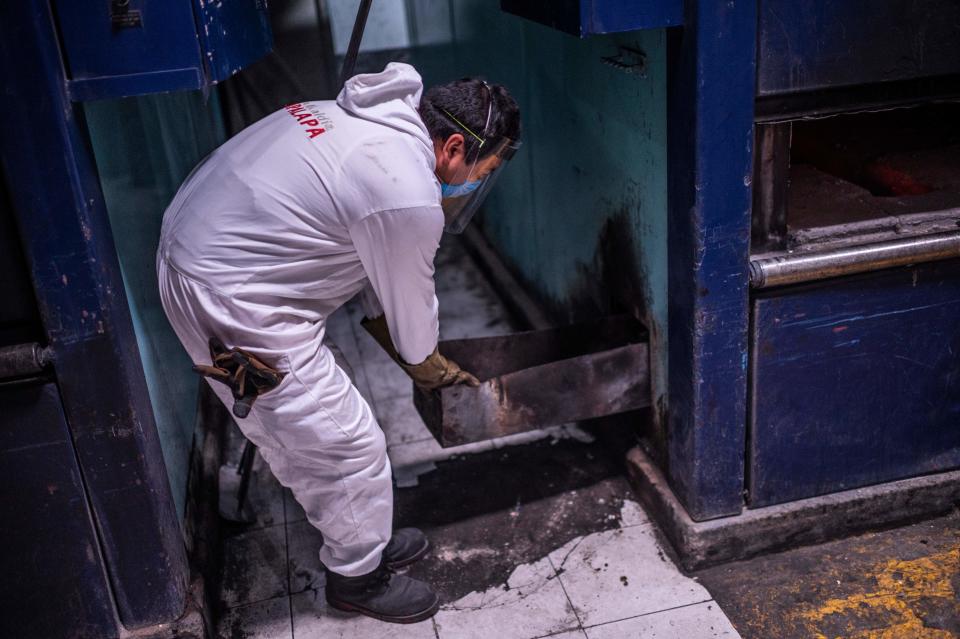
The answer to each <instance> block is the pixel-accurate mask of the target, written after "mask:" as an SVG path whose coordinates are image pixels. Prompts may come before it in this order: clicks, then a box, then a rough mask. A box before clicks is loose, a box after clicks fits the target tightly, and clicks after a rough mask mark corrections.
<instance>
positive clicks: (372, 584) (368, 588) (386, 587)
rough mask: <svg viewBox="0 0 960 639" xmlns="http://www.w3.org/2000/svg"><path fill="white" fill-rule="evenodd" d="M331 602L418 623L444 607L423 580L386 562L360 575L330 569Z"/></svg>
mask: <svg viewBox="0 0 960 639" xmlns="http://www.w3.org/2000/svg"><path fill="white" fill-rule="evenodd" d="M326 596H327V603H328V604H330V606H332V607H333V608H336V609H337V610H344V611H347V612H359V613H360V614H362V615H367V616H368V617H373V618H374V619H379V620H381V621H389V622H391V623H416V622H418V621H423V620H424V619H429V618H430V617H432V616H433V615H435V614H437V610H439V609H440V598H439V597H437V594H436V593H435V592H433V589H432V588H431V587H430V586H429V585H427V584H426V583H424V582H422V581H418V580H416V579H411V578H410V577H407V576H406V575H398V574H396V573H394V572H393V571H392V570H390V569H389V568H387V566H386V565H385V564H383V563H381V564H380V567H379V568H377V569H376V570H374V571H373V572H371V573H367V574H366V575H360V576H359V577H344V576H343V575H338V574H337V573H335V572H330V571H329V570H328V571H327V587H326Z"/></svg>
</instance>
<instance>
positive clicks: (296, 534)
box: [219, 243, 739, 639]
mask: <svg viewBox="0 0 960 639" xmlns="http://www.w3.org/2000/svg"><path fill="white" fill-rule="evenodd" d="M437 289H438V296H439V297H440V304H441V306H440V308H441V336H442V337H443V338H445V339H449V338H456V337H466V336H471V337H475V336H480V335H491V334H497V333H501V332H508V331H510V330H512V328H513V327H512V326H511V324H510V322H509V319H508V318H507V317H506V314H505V312H504V310H503V308H502V307H501V306H500V304H499V303H498V301H497V299H496V296H495V295H494V293H493V292H492V290H491V289H490V288H489V286H488V284H487V283H486V282H485V281H484V280H483V278H482V277H481V276H480V274H479V272H478V271H477V270H476V268H475V267H474V266H473V264H472V263H471V262H470V261H469V259H467V258H466V257H465V255H464V254H463V252H462V250H461V249H460V247H459V246H458V245H457V244H456V243H451V244H447V245H445V246H444V247H443V248H442V250H441V253H440V255H439V257H438V275H437ZM359 319H360V318H359V310H358V309H357V308H355V307H354V306H351V305H348V307H346V308H345V309H344V310H343V311H341V312H338V313H337V315H336V316H335V317H334V318H332V321H331V323H330V336H331V338H332V339H333V340H334V341H335V342H336V343H337V344H338V346H339V347H340V348H341V350H342V351H343V354H344V355H345V357H346V358H347V360H348V361H349V362H350V364H351V366H352V367H353V369H354V375H355V378H356V383H357V386H358V388H359V389H360V391H361V393H362V394H363V395H364V397H366V398H367V401H368V402H370V404H371V406H373V408H374V411H375V412H376V414H377V416H378V418H379V421H380V424H381V426H382V428H383V429H384V431H385V433H386V435H387V442H388V453H389V455H390V458H391V461H392V463H393V467H394V474H395V477H396V479H397V483H398V486H408V487H411V488H408V490H413V491H417V490H422V489H421V488H413V486H416V485H417V482H418V478H419V477H421V476H423V475H424V474H425V473H429V472H430V471H431V470H433V469H434V468H435V464H436V463H438V462H441V461H442V460H447V459H450V458H452V457H454V456H461V455H470V454H478V455H481V456H482V455H483V454H487V455H489V454H495V455H500V452H499V451H498V452H496V453H491V450H494V449H496V448H500V447H506V446H511V445H518V444H523V443H529V442H532V441H535V440H538V439H543V438H546V437H552V438H555V439H557V438H565V437H575V438H578V439H579V438H585V437H586V434H585V433H583V432H582V431H580V430H579V429H577V428H576V427H573V426H566V427H558V428H554V429H549V430H547V431H538V432H536V433H531V434H524V435H520V436H513V437H506V438H502V439H500V440H494V441H493V442H487V443H483V444H475V445H469V446H463V447H458V448H452V449H442V448H440V447H439V446H438V445H437V444H436V442H435V441H434V440H433V438H432V437H431V436H430V434H429V432H428V431H427V430H426V427H425V426H424V425H423V423H422V422H421V421H420V419H419V417H418V416H417V414H416V412H415V410H414V408H413V406H412V401H411V393H412V389H411V384H410V382H409V380H408V379H407V378H406V376H405V375H404V374H403V373H402V372H401V371H400V369H399V368H398V367H396V366H395V365H393V363H392V362H390V360H389V359H387V358H386V356H385V355H383V354H382V352H381V351H380V350H379V348H378V347H377V346H376V344H375V343H374V342H373V340H372V339H370V338H369V337H368V336H367V335H366V334H365V333H364V332H363V330H362V329H361V328H360V326H359ZM505 450H506V449H505ZM549 450H550V451H552V450H553V449H552V448H551V449H549ZM477 459H479V457H478V458H477ZM449 463H457V462H449ZM449 463H448V464H449ZM255 470H256V474H255V476H254V480H253V484H252V486H251V493H250V503H251V506H252V507H253V509H254V510H255V511H256V513H257V516H258V520H257V523H256V524H253V525H251V526H248V527H246V528H236V529H233V530H232V532H233V534H232V535H230V536H228V538H227V539H226V540H225V542H224V553H225V557H224V569H223V592H222V594H221V600H222V602H221V605H222V608H223V610H224V612H223V614H222V616H221V622H220V627H219V633H220V636H221V637H224V638H230V639H242V638H248V639H293V638H294V637H296V639H302V638H304V637H307V638H318V639H319V638H321V637H322V638H324V639H325V638H327V637H363V638H366V637H371V638H373V637H377V638H380V637H384V638H387V637H389V638H398V639H399V638H407V637H409V638H423V639H430V638H433V639H460V638H470V637H478V638H479V637H483V638H490V637H496V639H533V638H536V637H546V636H551V637H557V638H560V639H566V638H575V637H579V638H583V637H588V638H589V639H601V638H603V639H610V638H620V637H652V638H659V639H668V638H672V639H700V638H707V637H728V638H735V637H738V636H739V635H738V634H737V632H736V631H735V630H734V628H733V627H732V626H731V625H730V622H729V621H728V620H727V618H726V616H725V615H724V614H723V613H722V612H721V611H720V609H719V608H718V607H717V605H716V604H715V603H714V602H713V601H712V600H711V597H710V594H709V593H708V592H707V591H706V590H705V589H704V588H703V587H702V586H701V585H700V584H699V583H698V582H697V581H696V580H694V579H689V578H687V577H685V576H684V575H682V574H681V573H680V572H679V571H678V569H677V568H676V567H675V565H674V564H673V563H672V561H671V560H670V559H669V557H668V555H667V553H665V552H664V550H663V549H662V547H661V545H660V541H659V540H658V538H657V533H656V530H655V529H654V527H653V525H652V524H651V523H650V522H649V521H648V519H647V517H646V515H645V513H644V512H643V511H642V509H641V508H640V507H639V506H638V505H637V504H636V503H635V502H632V501H629V500H623V499H622V497H621V498H620V501H618V502H617V503H618V504H622V506H621V507H620V510H619V514H617V511H616V510H614V511H613V512H612V513H611V514H610V515H608V516H609V517H610V518H612V520H611V522H609V524H604V526H605V527H606V529H599V532H589V533H588V534H583V535H581V536H579V537H576V538H573V539H571V540H570V541H569V542H567V543H565V544H557V545H558V546H559V547H557V548H552V547H550V548H552V552H550V551H549V548H548V551H547V552H544V554H543V556H540V557H538V558H535V559H533V560H532V561H528V562H527V563H520V564H519V565H516V566H515V567H512V564H510V565H509V566H511V567H512V573H510V574H509V576H508V577H507V578H506V579H505V581H504V582H503V583H497V584H495V585H493V586H490V587H487V588H484V589H482V590H478V591H474V592H469V593H467V594H465V595H462V596H460V595H459V594H458V595H457V598H456V599H454V600H452V601H445V602H444V604H443V606H442V608H441V611H440V612H439V613H438V614H437V615H436V617H435V618H434V619H432V620H429V621H425V622H422V623H419V624H414V625H410V626H398V625H391V624H385V623H381V622H378V621H375V620H372V619H369V618H365V617H359V616H352V615H346V614H342V613H339V612H337V611H335V610H331V609H329V608H328V607H327V606H326V604H325V602H324V597H323V587H324V577H323V573H322V570H321V566H320V564H319V560H318V558H317V550H318V549H319V547H320V544H321V543H322V540H321V537H320V535H319V533H318V532H317V531H316V530H315V529H314V528H313V527H312V526H311V525H310V524H309V523H308V522H307V521H306V520H305V519H304V516H303V511H302V510H301V509H300V507H299V506H298V505H297V504H296V502H295V500H294V499H292V497H291V495H290V494H289V492H288V491H286V490H285V489H283V488H282V487H281V486H280V485H279V484H278V483H277V482H276V480H275V479H274V478H273V477H272V476H271V475H270V473H269V469H268V468H266V466H265V465H264V464H263V463H262V461H261V460H260V459H259V458H258V460H257V463H256V464H255ZM448 470H449V469H448ZM221 476H222V477H223V478H224V479H225V480H226V481H225V486H227V487H229V482H230V481H231V473H230V471H229V470H227V471H225V472H224V473H221ZM621 481H622V480H621ZM617 485H619V484H617ZM587 490H589V489H587V488H584V489H582V490H581V489H574V490H572V491H569V492H568V493H565V494H564V495H565V496H564V497H554V498H553V502H550V503H554V504H558V503H559V500H560V499H565V500H567V502H568V503H569V504H571V507H573V508H576V507H577V497H578V495H585V494H586V492H587ZM621 490H622V489H621ZM590 494H591V495H595V494H598V493H596V491H594V492H592V493H590ZM603 494H606V493H603ZM593 498H594V497H591V499H593ZM596 501H599V502H604V501H605V499H604V498H599V499H597V500H596ZM519 508H520V506H519V502H518V505H517V507H516V510H519ZM525 508H526V509H527V510H536V503H532V504H529V505H526V506H525ZM553 508H555V509H556V514H557V516H561V515H562V517H564V518H566V517H567V513H565V512H561V511H562V508H559V506H553ZM525 512H526V511H525ZM516 516H517V513H515V512H513V510H511V509H506V510H505V511H504V512H502V513H500V514H499V515H498V514H497V513H487V514H484V517H485V518H486V520H489V519H490V518H491V517H493V518H496V517H502V518H503V520H504V521H506V522H509V521H510V520H511V519H512V518H515V517H516ZM574 519H575V517H574ZM471 521H472V520H471ZM476 521H477V522H479V521H480V518H478V519H477V520H476ZM461 525H466V526H470V525H471V523H470V521H468V522H466V523H465V524H461ZM476 525H480V524H479V523H477V524H476ZM577 530H583V529H577ZM591 530H598V528H597V527H594V528H592V529H591ZM518 534H519V533H518ZM527 534H529V533H527ZM534 534H535V533H534ZM502 552H503V551H502V550H500V549H498V548H493V547H491V546H485V545H483V544H482V543H479V542H476V543H474V545H473V546H469V545H459V544H457V545H455V546H454V545H449V547H448V545H444V546H443V547H440V546H437V547H435V548H434V556H433V557H432V558H431V561H433V562H435V563H443V564H447V566H448V567H451V566H452V569H453V570H454V571H456V570H458V569H460V570H466V566H467V565H468V563H469V562H470V561H477V560H478V559H479V560H480V561H482V557H483V556H485V555H484V553H490V554H496V553H502ZM447 572H448V573H449V570H448V571H447ZM454 574H456V573H455V572H454ZM504 574H506V571H505V572H504ZM460 592H461V593H462V592H464V591H463V590H462V591H460ZM451 599H453V598H451Z"/></svg>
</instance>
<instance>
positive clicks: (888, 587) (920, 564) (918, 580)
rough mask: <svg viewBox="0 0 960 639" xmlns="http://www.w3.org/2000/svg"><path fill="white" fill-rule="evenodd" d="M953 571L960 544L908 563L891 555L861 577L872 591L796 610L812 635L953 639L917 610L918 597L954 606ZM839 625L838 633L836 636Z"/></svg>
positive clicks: (822, 638) (958, 566) (959, 561)
mask: <svg viewBox="0 0 960 639" xmlns="http://www.w3.org/2000/svg"><path fill="white" fill-rule="evenodd" d="M958 571H960V547H958V548H955V549H953V550H950V551H947V552H943V553H938V554H934V555H929V556H927V557H920V558H918V559H912V560H909V561H901V560H898V559H892V560H890V561H887V562H884V563H882V564H879V565H877V566H876V567H875V570H874V571H873V574H872V575H866V576H867V577H868V580H867V581H868V582H870V581H871V580H870V579H869V578H870V577H873V579H875V580H876V584H877V588H876V590H874V591H873V592H866V593H857V594H853V595H850V596H848V597H846V598H843V599H829V600H827V601H826V602H824V603H823V604H822V605H820V606H819V607H817V608H813V609H808V610H803V611H800V612H799V613H798V614H799V617H800V620H802V623H804V624H805V625H806V626H807V627H808V628H809V629H810V632H811V635H812V636H814V637H816V638H817V639H841V638H842V639H954V637H955V636H956V635H954V634H953V633H952V632H948V631H945V630H938V629H935V628H928V627H926V626H924V624H923V620H922V619H921V617H920V616H919V615H918V614H917V612H916V609H917V606H918V604H919V603H920V600H921V599H924V600H929V599H931V598H943V599H946V600H947V601H946V602H945V603H946V604H947V605H952V606H956V605H957V594H958V593H956V592H955V591H954V589H953V586H952V585H951V583H950V580H951V578H952V577H953V576H954V575H955V574H957V572H958ZM841 628H842V629H843V630H842V632H843V634H839V635H838V634H836V631H837V630H838V629H841ZM827 632H830V634H826V633H827Z"/></svg>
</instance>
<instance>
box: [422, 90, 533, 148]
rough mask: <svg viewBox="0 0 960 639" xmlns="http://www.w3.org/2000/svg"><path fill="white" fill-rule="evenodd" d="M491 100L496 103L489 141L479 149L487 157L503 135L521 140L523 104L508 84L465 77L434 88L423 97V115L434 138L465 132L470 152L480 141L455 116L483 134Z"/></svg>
mask: <svg viewBox="0 0 960 639" xmlns="http://www.w3.org/2000/svg"><path fill="white" fill-rule="evenodd" d="M488 87H489V88H488ZM491 99H492V100H493V106H492V110H491V111H490V126H489V127H487V136H486V139H487V141H488V143H487V144H484V145H483V148H481V150H480V157H485V156H487V155H489V154H490V153H491V152H492V151H493V150H494V149H495V148H497V145H496V144H492V143H495V142H497V141H499V140H500V139H502V138H510V139H511V140H519V139H520V107H518V106H517V102H516V101H515V100H514V99H513V96H511V95H510V92H509V91H507V89H506V87H504V86H502V85H499V84H485V83H484V82H483V80H480V79H478V78H463V79H461V80H455V81H454V82H449V83H447V84H441V85H438V86H435V87H431V88H430V89H429V90H427V92H426V93H425V94H424V95H423V97H422V98H421V100H420V117H421V119H423V123H424V124H425V125H426V127H427V131H429V133H430V137H431V138H432V139H434V140H446V139H447V138H448V137H450V136H451V135H453V134H454V133H460V134H462V135H463V137H464V140H466V143H467V144H466V148H467V152H468V153H469V152H472V151H473V149H474V148H475V146H476V145H478V144H479V142H478V141H477V139H476V138H474V137H473V136H472V135H470V134H468V133H467V132H466V131H464V130H463V129H462V128H460V126H459V125H458V124H457V122H456V121H455V120H454V118H456V120H460V122H462V123H463V124H465V125H466V126H467V127H468V128H469V129H470V130H471V131H473V132H474V133H476V134H477V135H478V136H480V137H483V127H484V125H485V124H486V123H487V111H488V109H489V108H490V104H491V103H490V100H491ZM444 111H447V112H448V113H444ZM450 116H453V117H450Z"/></svg>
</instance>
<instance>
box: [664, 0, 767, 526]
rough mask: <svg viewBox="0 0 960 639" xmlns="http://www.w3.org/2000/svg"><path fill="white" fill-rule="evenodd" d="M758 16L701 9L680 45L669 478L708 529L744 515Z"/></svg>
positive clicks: (672, 126)
mask: <svg viewBox="0 0 960 639" xmlns="http://www.w3.org/2000/svg"><path fill="white" fill-rule="evenodd" d="M756 11H757V7H756V3H755V2H714V1H712V0H690V1H689V2H687V3H686V7H685V16H684V26H683V28H682V29H677V30H675V31H674V32H672V33H671V34H670V42H669V51H668V56H669V57H668V60H669V63H670V64H669V66H670V75H669V78H668V94H667V95H668V113H669V114H670V115H669V117H668V118H667V121H668V167H669V177H668V189H669V190H668V218H669V221H668V239H669V256H668V265H669V303H668V317H669V331H670V335H669V348H670V362H669V367H670V371H669V393H670V409H669V411H670V412H669V441H668V444H667V460H666V461H667V468H666V473H667V476H668V478H669V480H670V485H671V487H672V488H673V491H674V493H675V494H676V496H677V497H678V498H679V499H680V501H681V502H682V503H683V505H684V506H685V508H686V510H687V512H688V513H689V514H690V516H691V517H692V518H693V519H695V520H698V521H699V520H705V519H711V518H715V517H722V516H727V515H736V514H738V513H740V512H741V510H742V509H743V489H744V455H745V451H746V424H747V415H746V400H747V398H746V394H747V335H748V326H749V325H748V291H749V281H748V263H749V250H750V206H751V192H750V185H751V179H752V166H751V148H752V138H753V103H754V86H755V81H756V68H755V58H756V48H755V46H756V26H757V16H756ZM718 34H722V37H718Z"/></svg>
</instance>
